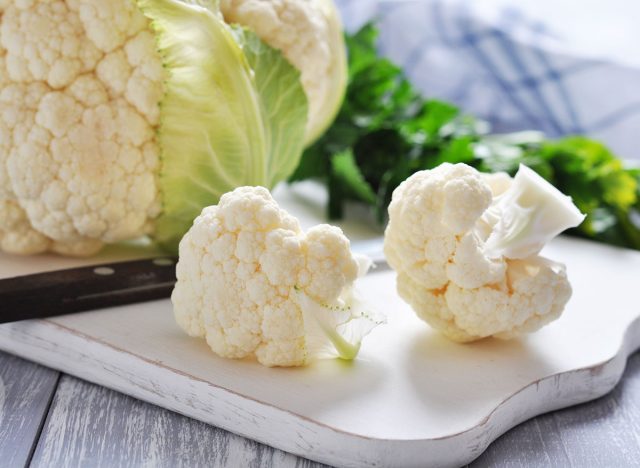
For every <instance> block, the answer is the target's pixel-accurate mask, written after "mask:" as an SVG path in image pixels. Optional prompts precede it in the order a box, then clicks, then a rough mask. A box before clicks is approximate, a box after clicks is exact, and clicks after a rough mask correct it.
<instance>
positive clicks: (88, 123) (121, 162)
mask: <svg viewBox="0 0 640 468" xmlns="http://www.w3.org/2000/svg"><path fill="white" fill-rule="evenodd" d="M1 8H2V11H1V14H2V16H1V18H0V221H1V222H0V225H1V226H2V227H0V248H2V250H4V251H9V252H13V253H22V254H30V253H38V252H43V251H46V250H54V251H57V252H61V253H65V254H72V255H89V254H92V253H94V252H96V251H97V250H99V249H100V247H101V244H102V242H115V241H118V240H122V239H128V238H132V237H137V236H140V235H142V234H145V233H147V232H148V231H149V229H150V227H151V221H152V220H153V218H154V217H155V216H156V215H157V214H158V212H159V208H160V204H159V195H158V187H157V181H156V173H157V169H158V148H157V145H156V143H155V134H154V131H155V127H156V125H157V123H158V118H159V106H158V103H159V101H160V98H161V96H162V79H163V69H162V64H161V61H160V57H159V55H158V53H157V52H156V47H155V39H154V36H153V34H152V33H151V32H150V30H149V24H148V21H147V20H146V19H145V18H144V16H143V15H142V14H141V13H140V11H139V10H138V9H137V7H136V6H135V5H134V3H133V2H132V1H131V0H110V1H104V0H67V1H62V0H14V1H10V0H7V1H4V2H2V5H1Z"/></svg>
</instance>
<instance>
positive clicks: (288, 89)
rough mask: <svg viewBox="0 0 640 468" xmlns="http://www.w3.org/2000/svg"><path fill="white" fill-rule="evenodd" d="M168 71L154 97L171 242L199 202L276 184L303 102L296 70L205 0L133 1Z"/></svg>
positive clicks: (162, 237) (300, 134)
mask: <svg viewBox="0 0 640 468" xmlns="http://www.w3.org/2000/svg"><path fill="white" fill-rule="evenodd" d="M139 5H140V7H141V8H142V10H143V12H144V13H145V14H146V15H147V16H148V17H149V18H151V19H152V20H153V23H152V24H153V27H154V28H155V30H156V32H157V34H156V36H157V41H158V47H159V50H160V52H161V54H162V58H163V64H164V66H165V68H166V69H167V74H168V78H167V80H166V82H165V92H166V94H165V97H164V98H163V100H162V103H161V111H162V112H161V124H160V130H159V135H158V141H159V143H160V146H161V148H162V168H161V173H160V188H161V191H162V197H163V212H162V215H161V216H160V218H159V219H158V221H157V226H156V239H157V240H158V241H159V242H160V243H161V244H163V245H165V246H168V247H169V248H173V249H175V247H176V245H177V242H178V241H179V239H180V238H181V237H182V235H183V234H184V233H185V232H186V231H187V230H188V228H189V227H190V225H191V223H192V222H193V219H194V218H195V217H196V216H197V215H198V214H200V211H201V210H202V208H203V207H205V206H208V205H212V204H215V203H217V201H218V199H219V198H220V196H221V195H222V194H223V193H225V192H228V191H230V190H233V189H234V188H236V187H238V186H241V185H262V186H265V187H267V188H271V187H273V186H274V185H275V184H276V183H278V182H279V181H281V180H283V179H286V178H287V177H288V176H289V175H290V174H291V172H293V171H294V169H295V168H296V166H297V165H298V162H299V158H300V155H301V153H302V150H303V145H304V132H305V125H306V116H307V107H308V106H307V99H306V96H305V94H304V90H303V88H302V85H301V83H300V74H299V72H298V71H297V70H296V69H295V68H294V67H293V66H291V65H290V64H289V62H287V61H286V60H285V59H284V58H283V56H282V54H281V53H280V52H279V51H276V50H275V49H272V48H270V47H269V46H267V45H265V44H264V43H263V42H262V41H260V39H259V38H258V37H257V36H256V35H255V34H254V33H252V32H250V31H248V30H244V29H241V28H237V27H230V26H228V25H227V24H226V23H225V22H224V21H223V20H222V17H221V15H220V14H219V12H218V11H217V2H212V1H207V0H191V1H180V0H164V1H162V2H158V1H154V0H140V1H139Z"/></svg>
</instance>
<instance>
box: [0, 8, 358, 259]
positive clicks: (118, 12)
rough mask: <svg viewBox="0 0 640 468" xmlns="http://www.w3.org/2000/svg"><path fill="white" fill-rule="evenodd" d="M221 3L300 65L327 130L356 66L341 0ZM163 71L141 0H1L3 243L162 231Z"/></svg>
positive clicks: (93, 239) (33, 244)
mask: <svg viewBox="0 0 640 468" xmlns="http://www.w3.org/2000/svg"><path fill="white" fill-rule="evenodd" d="M222 3H223V6H224V7H225V14H226V16H227V17H228V21H230V22H231V21H232V22H237V23H240V24H242V25H245V26H248V27H249V28H251V29H255V32H256V33H257V34H258V36H260V37H261V38H262V39H263V40H264V41H265V42H266V43H268V44H269V45H271V46H272V47H275V48H279V49H282V50H283V51H284V53H285V55H286V56H287V58H288V59H289V60H290V61H291V62H292V63H293V64H294V65H295V66H297V67H298V68H299V69H300V70H302V81H303V85H304V88H305V90H306V92H307V94H308V97H309V99H310V101H311V108H312V109H311V112H310V114H309V122H310V123H309V126H310V127H309V128H313V131H314V132H316V133H317V132H319V131H322V130H323V129H324V127H326V125H327V124H328V121H329V120H330V119H331V117H333V115H334V114H335V112H334V111H335V110H337V106H338V105H339V101H340V99H341V96H342V91H343V88H344V79H334V78H335V77H338V78H340V77H343V75H344V76H346V75H345V74H344V70H343V68H341V67H343V65H344V43H343V41H342V36H341V31H340V23H339V20H338V18H337V16H336V13H335V8H334V6H333V3H332V2H331V0H314V1H299V0H277V1H269V2H262V1H255V0H228V1H225V2H222ZM204 46H206V45H205V44H203V47H204ZM336 57H338V58H339V59H336ZM164 73H165V71H164V69H163V67H162V61H161V57H160V55H159V53H158V52H157V50H156V43H155V36H154V33H153V31H152V30H151V27H150V24H149V21H148V20H147V19H146V18H145V17H144V15H143V14H142V13H141V12H140V10H139V9H138V7H137V6H136V4H135V2H134V1H133V0H0V248H1V249H2V250H3V251H8V252H12V253H21V254H32V253H38V252H44V251H47V250H54V251H57V252H64V253H68V254H74V255H90V254H93V253H95V252H96V251H97V250H99V249H100V248H101V246H102V244H103V243H112V242H117V241H120V240H124V239H130V238H135V237H138V236H141V235H145V234H148V233H151V232H152V231H153V224H154V220H155V219H156V218H157V216H158V215H159V213H160V209H161V203H160V198H161V196H160V190H159V187H158V177H157V176H158V172H159V149H158V145H157V141H156V130H157V127H158V124H159V119H160V106H159V102H160V100H161V98H162V96H163V80H164V78H165V75H164ZM321 123H322V125H321ZM2 216H7V217H6V218H5V217H2ZM9 216H10V217H9Z"/></svg>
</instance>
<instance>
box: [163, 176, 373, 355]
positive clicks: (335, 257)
mask: <svg viewBox="0 0 640 468" xmlns="http://www.w3.org/2000/svg"><path fill="white" fill-rule="evenodd" d="M362 273H363V272H362V271H361V268H360V264H359V261H358V259H357V258H356V257H355V256H354V255H353V254H352V253H351V250H350V246H349V241H348V239H347V238H346V237H345V236H344V235H343V234H342V231H341V230H340V229H338V228H336V227H333V226H328V225H319V226H316V227H314V228H312V229H310V230H309V231H308V232H307V233H306V234H305V233H303V232H302V231H301V229H300V226H299V224H298V221H297V220H296V219H295V218H293V217H292V216H290V215H289V214H288V213H286V212H285V211H284V210H282V209H280V207H279V206H278V205H277V203H276V202H275V201H274V200H273V198H271V195H270V194H269V192H268V191H267V190H266V189H264V188H262V187H240V188H238V189H236V190H234V191H233V192H230V193H227V194H225V195H223V196H222V198H221V199H220V203H219V204H218V205H217V206H211V207H208V208H205V209H204V210H203V211H202V214H201V215H200V216H199V217H198V218H197V219H196V220H195V222H194V224H193V227H192V228H191V230H190V231H189V232H188V233H187V234H186V235H185V236H184V238H183V239H182V241H181V242H180V261H179V262H178V266H177V278H178V281H177V283H176V287H175V289H174V291H173V294H172V297H171V299H172V301H173V305H174V311H175V316H176V321H177V322H178V324H179V325H180V326H181V327H182V328H183V329H184V330H185V331H186V332H187V333H188V334H189V335H191V336H196V337H204V338H206V340H207V343H208V344H209V346H210V347H211V349H212V350H213V351H214V352H215V353H216V354H218V355H220V356H224V357H229V358H244V357H247V356H255V357H256V358H257V359H258V361H259V362H260V363H262V364H264V365H267V366H299V365H304V364H306V363H307V362H309V361H310V360H311V359H314V358H317V357H321V356H323V353H325V352H326V351H327V346H330V345H331V344H333V346H334V352H333V355H336V354H338V355H340V356H341V357H345V358H353V357H354V356H355V353H357V349H358V347H359V342H360V340H361V339H362V337H363V336H364V335H366V334H367V333H368V332H369V331H370V330H371V329H372V328H373V326H375V325H376V321H375V320H373V319H371V318H370V316H368V315H366V314H364V313H362V312H359V311H358V308H359V306H358V303H357V301H354V300H352V294H353V292H352V290H351V289H352V286H353V283H354V281H355V280H356V278H357V277H358V276H359V275H360V274H362ZM347 324H348V325H349V326H356V327H357V328H358V331H357V333H355V334H354V335H352V336H354V337H355V340H354V341H355V342H352V343H346V342H343V341H345V340H346V338H344V337H343V336H341V335H340V334H339V333H338V332H337V331H336V328H338V327H340V326H346V325H347ZM351 331H353V330H351ZM344 348H349V349H348V353H352V354H350V355H346V354H345V352H344ZM348 353H347V354H348ZM329 354H331V353H329Z"/></svg>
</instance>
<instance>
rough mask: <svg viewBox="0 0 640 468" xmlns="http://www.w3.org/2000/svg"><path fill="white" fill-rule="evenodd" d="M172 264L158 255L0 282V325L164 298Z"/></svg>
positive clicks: (170, 282)
mask: <svg viewBox="0 0 640 468" xmlns="http://www.w3.org/2000/svg"><path fill="white" fill-rule="evenodd" d="M176 263H177V258H173V257H162V258H152V259H146V260H134V261H129V262H119V263H109V264H103V265H93V266H90V267H82V268H72V269H68V270H58V271H51V272H46V273H38V274H35V275H26V276H18V277H15V278H8V279H3V280H0V323H7V322H15V321H18V320H26V319H33V318H46V317H54V316H57V315H64V314H70V313H74V312H83V311H87V310H93V309H102V308H105V307H113V306H119V305H124V304H132V303H136V302H144V301H152V300H155V299H163V298H167V297H169V296H170V295H171V291H172V290H173V287H174V285H175V282H176V273H175V270H176Z"/></svg>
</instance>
